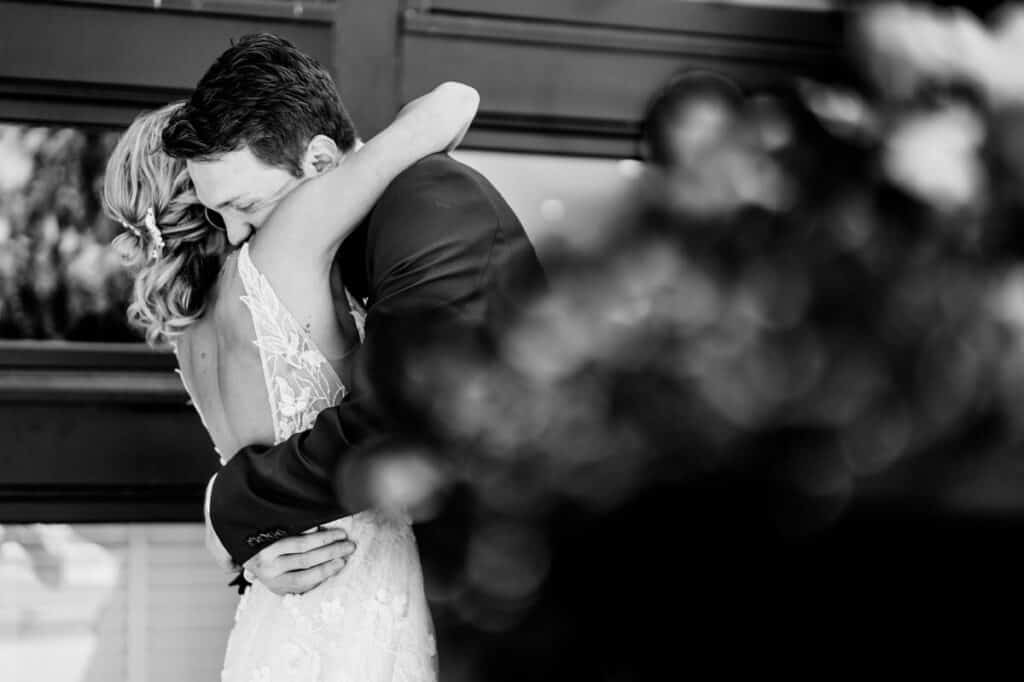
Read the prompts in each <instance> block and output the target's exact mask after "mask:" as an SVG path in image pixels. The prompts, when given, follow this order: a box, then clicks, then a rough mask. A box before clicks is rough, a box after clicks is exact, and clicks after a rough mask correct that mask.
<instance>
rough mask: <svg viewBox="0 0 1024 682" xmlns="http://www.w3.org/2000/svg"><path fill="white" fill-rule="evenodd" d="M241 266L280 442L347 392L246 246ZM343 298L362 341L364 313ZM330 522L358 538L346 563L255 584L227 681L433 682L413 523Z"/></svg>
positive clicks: (384, 518)
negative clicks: (288, 590)
mask: <svg viewBox="0 0 1024 682" xmlns="http://www.w3.org/2000/svg"><path fill="white" fill-rule="evenodd" d="M237 261H238V274H239V277H240V279H241V281H242V285H243V289H244V291H245V293H244V294H243V295H242V301H243V302H244V303H245V305H246V306H247V308H248V310H249V312H250V314H251V317H252V322H253V328H254V330H255V339H254V343H255V345H256V348H257V349H258V351H259V355H260V360H261V364H262V368H263V378H264V381H265V384H266V387H267V397H268V399H269V401H270V414H271V416H272V418H273V421H274V439H275V442H280V441H283V440H285V439H287V438H288V437H289V436H291V435H292V434H294V433H297V432H299V431H303V430H306V429H309V428H311V427H312V426H313V424H314V422H315V421H316V417H317V414H319V412H320V411H321V410H323V409H325V408H329V407H331V406H334V405H337V404H338V403H339V402H340V401H341V400H342V399H343V398H344V397H345V394H346V389H345V386H344V385H343V384H342V381H341V379H340V378H339V376H338V373H337V372H336V371H335V370H334V368H333V367H332V366H331V365H330V363H329V362H328V361H327V359H326V357H325V356H324V354H323V353H322V352H321V351H320V349H319V348H318V347H317V345H316V343H315V342H314V340H313V339H312V337H311V336H310V334H309V332H308V331H307V330H306V329H304V328H303V327H302V325H300V324H299V322H298V321H297V320H296V319H295V317H294V315H293V314H292V313H291V311H289V310H288V309H287V308H286V307H285V306H284V305H283V304H282V303H281V301H280V299H279V298H278V296H277V294H276V292H275V291H274V289H273V287H272V286H271V285H270V282H269V281H268V280H267V278H266V277H265V276H263V275H262V274H261V273H260V272H259V270H258V269H257V268H256V266H255V264H254V263H253V261H252V259H251V258H250V255H249V248H248V244H245V245H243V246H242V248H241V249H240V250H239V252H238V259H237ZM346 295H347V298H348V303H349V307H350V310H351V312H352V315H353V316H354V318H355V324H356V328H357V329H358V331H359V337H360V340H362V337H363V329H364V327H363V322H364V312H363V309H362V307H361V306H360V305H359V304H358V302H357V301H356V300H354V299H353V297H352V296H351V295H350V294H348V292H347V291H346ZM325 525H328V526H333V527H339V528H344V529H345V531H346V532H347V533H348V535H349V538H350V539H352V540H353V541H354V542H355V544H356V550H355V552H353V554H352V555H351V556H350V558H349V560H348V564H347V565H346V566H345V568H344V569H343V570H342V571H341V573H339V574H338V575H336V576H334V577H333V578H330V579H328V580H327V581H325V582H324V583H322V584H321V585H320V586H318V587H316V588H315V589H313V590H310V591H309V592H306V593H305V594H301V595H295V594H290V595H285V596H279V595H276V594H274V593H272V592H270V591H269V590H268V589H266V587H264V586H263V585H262V584H261V583H259V582H256V583H254V584H253V585H252V587H251V588H250V589H249V590H247V591H246V593H245V594H244V595H243V596H242V599H241V601H240V602H239V605H238V610H237V612H236V614H235V625H234V628H233V629H232V631H231V636H230V638H229V641H228V647H227V653H226V655H225V659H224V669H223V671H222V673H221V679H222V681H223V682H357V681H358V682H436V680H437V666H436V657H435V654H436V652H435V644H434V637H433V625H432V622H431V618H430V612H429V610H428V608H427V603H426V597H425V594H424V590H423V575H422V570H421V568H420V563H419V554H418V552H417V549H416V541H415V537H414V536H413V534H412V529H411V528H410V526H409V523H408V521H407V520H406V519H403V518H399V517H396V516H395V515H390V514H385V513H383V512H377V511H365V512H361V513H359V514H355V515H352V516H347V517H345V518H342V519H338V520H336V521H332V522H331V523H329V524H325Z"/></svg>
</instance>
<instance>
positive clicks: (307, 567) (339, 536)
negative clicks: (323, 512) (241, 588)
mask: <svg viewBox="0 0 1024 682" xmlns="http://www.w3.org/2000/svg"><path fill="white" fill-rule="evenodd" d="M355 548H356V546H355V543H353V542H352V541H351V540H349V539H348V534H347V533H346V532H345V531H343V530H339V529H335V528H329V529H324V530H316V531H312V532H309V533H304V534H302V535H295V536H292V537H288V538H283V539H281V540H278V541H277V542H275V543H274V544H272V545H270V546H269V547H266V548H264V549H263V550H261V551H260V553H259V554H257V555H255V556H254V557H253V558H251V559H249V561H247V562H246V563H245V570H246V571H247V572H248V573H251V574H252V575H253V576H254V577H255V578H256V580H259V581H260V582H261V583H263V585H264V587H266V588H267V589H268V590H270V591H271V592H273V593H275V594H302V593H303V592H308V591H309V590H311V589H313V588H314V587H316V586H317V585H319V584H320V583H322V582H323V581H325V580H327V579H328V578H330V577H331V576H334V575H337V574H338V573H339V572H340V571H341V569H343V568H345V564H346V563H347V561H348V558H349V556H350V555H351V554H352V552H353V551H355Z"/></svg>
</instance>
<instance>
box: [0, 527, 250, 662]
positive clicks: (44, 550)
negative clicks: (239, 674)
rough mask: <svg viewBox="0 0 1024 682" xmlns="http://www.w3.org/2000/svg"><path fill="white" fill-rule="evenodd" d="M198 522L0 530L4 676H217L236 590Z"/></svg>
mask: <svg viewBox="0 0 1024 682" xmlns="http://www.w3.org/2000/svg"><path fill="white" fill-rule="evenodd" d="M202 534H203V529H202V526H201V525H199V524H131V525H123V524H96V525H90V524H75V525H64V524H50V525H44V524H31V525H6V526H2V525H0V583H2V588H0V669H2V670H3V671H4V680H5V681H6V682H49V681H50V680H61V681H63V682H120V681H122V680H131V681H140V682H141V681H142V680H146V681H147V682H164V681H166V682H178V681H179V680H216V679H219V678H220V669H221V664H222V662H223V658H224V650H225V647H226V644H227V636H228V632H229V630H230V626H231V622H232V617H233V614H234V609H235V605H236V604H237V602H238V594H237V593H236V592H235V591H234V590H233V589H232V588H230V587H227V586H226V583H227V582H228V580H229V578H228V577H225V575H224V573H223V572H222V571H220V570H219V569H217V568H216V567H215V566H214V564H213V561H212V560H211V558H210V557H209V556H208V555H207V554H206V551H205V549H204V548H203V544H202Z"/></svg>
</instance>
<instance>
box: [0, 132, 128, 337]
mask: <svg viewBox="0 0 1024 682" xmlns="http://www.w3.org/2000/svg"><path fill="white" fill-rule="evenodd" d="M117 137H118V133H117V132H112V131H95V130H92V131H86V130H78V129H73V128H46V127H34V126H24V125H0V339H4V338H6V339H66V340H74V341H136V340H139V338H140V337H139V335H138V334H137V333H136V332H135V331H134V330H132V329H131V328H130V327H129V325H128V323H127V321H126V317H125V309H126V307H127V302H128V298H129V295H130V291H131V278H130V276H129V275H128V273H127V272H126V271H125V269H124V268H123V267H122V265H121V259H120V256H119V255H118V254H117V253H116V252H115V251H114V250H113V249H112V248H111V247H110V241H111V239H112V238H113V237H114V236H115V235H116V234H117V232H118V230H119V229H120V226H118V225H117V224H116V223H114V222H113V221H111V220H110V219H109V218H107V217H106V216H105V215H104V214H103V209H102V203H101V191H102V187H103V169H104V167H105V165H106V161H107V157H108V156H109V155H110V151H111V150H112V149H113V147H114V145H115V144H116V142H117Z"/></svg>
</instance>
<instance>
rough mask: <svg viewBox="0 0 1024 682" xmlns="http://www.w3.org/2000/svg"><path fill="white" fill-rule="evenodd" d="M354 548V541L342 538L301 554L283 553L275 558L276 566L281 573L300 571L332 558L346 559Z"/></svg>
mask: <svg viewBox="0 0 1024 682" xmlns="http://www.w3.org/2000/svg"><path fill="white" fill-rule="evenodd" d="M355 548H356V546H355V543H353V542H351V541H349V540H342V541H341V542H333V543H331V544H329V545H326V546H324V547H318V548H316V549H311V550H309V551H308V552H302V553H301V554H283V555H281V556H280V557H278V559H277V567H278V568H279V569H280V570H281V572H282V573H287V572H288V571H302V570H305V569H307V568H313V567H314V566H319V565H320V564H323V563H326V562H328V561H331V560H333V559H347V558H348V555H350V554H351V553H352V552H353V551H355Z"/></svg>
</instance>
